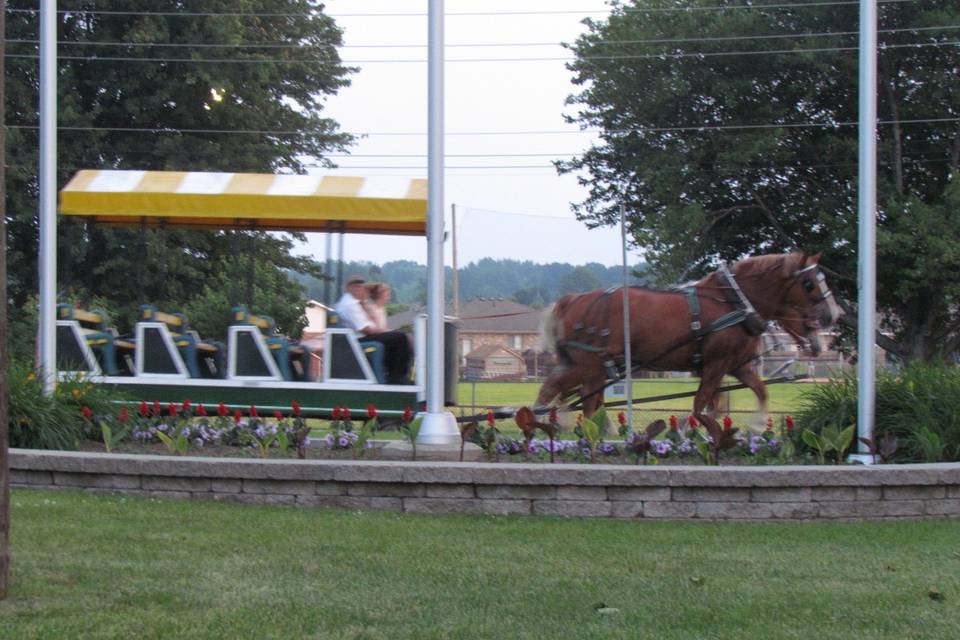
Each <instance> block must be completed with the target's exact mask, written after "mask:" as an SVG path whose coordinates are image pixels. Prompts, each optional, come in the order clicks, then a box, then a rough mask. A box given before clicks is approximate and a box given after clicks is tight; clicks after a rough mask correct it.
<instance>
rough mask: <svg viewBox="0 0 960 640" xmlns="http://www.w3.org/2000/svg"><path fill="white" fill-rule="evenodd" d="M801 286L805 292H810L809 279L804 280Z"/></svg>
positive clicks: (811, 288) (811, 283)
mask: <svg viewBox="0 0 960 640" xmlns="http://www.w3.org/2000/svg"><path fill="white" fill-rule="evenodd" d="M803 288H804V290H805V291H806V292H807V293H811V292H812V291H813V282H812V281H810V280H804V281H803Z"/></svg>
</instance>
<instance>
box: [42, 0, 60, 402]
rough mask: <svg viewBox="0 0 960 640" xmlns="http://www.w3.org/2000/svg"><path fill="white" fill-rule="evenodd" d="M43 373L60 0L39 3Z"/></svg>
mask: <svg viewBox="0 0 960 640" xmlns="http://www.w3.org/2000/svg"><path fill="white" fill-rule="evenodd" d="M39 222H40V258H39V267H40V309H39V312H40V322H39V325H40V331H39V342H40V345H39V346H40V375H41V379H42V380H43V389H44V392H45V393H46V394H47V395H52V394H53V389H54V386H55V384H56V379H55V378H56V371H57V351H56V349H57V345H56V341H55V337H56V334H55V331H56V324H55V323H56V307H57V2H56V0H50V1H49V2H41V3H40V212H39Z"/></svg>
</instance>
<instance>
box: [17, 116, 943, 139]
mask: <svg viewBox="0 0 960 640" xmlns="http://www.w3.org/2000/svg"><path fill="white" fill-rule="evenodd" d="M938 122H960V118H917V119H910V120H878V121H877V124H878V125H883V124H900V125H905V124H933V123H938ZM858 124H859V123H857V122H792V123H790V122H785V123H780V124H777V123H772V124H737V125H697V126H686V127H637V128H633V129H571V130H552V131H547V130H542V131H535V130H531V131H448V132H446V133H445V135H447V136H515V135H562V134H592V133H606V134H616V135H623V134H629V133H681V132H685V131H697V132H703V131H731V130H740V129H743V130H753V129H805V128H810V129H838V128H841V127H856V126H858ZM6 127H7V128H8V129H38V128H39V127H38V126H37V125H25V124H8V125H6ZM57 130H58V131H115V132H123V133H155V134H167V135H180V134H204V135H208V134H246V135H269V136H311V135H318V134H314V133H304V132H302V131H276V130H269V129H176V128H173V127H162V128H157V127H71V126H60V127H57ZM324 133H342V134H344V135H350V136H426V135H427V133H426V132H422V131H409V132H404V131H381V132H372V131H366V132H345V131H341V132H337V131H332V132H330V131H327V132H324Z"/></svg>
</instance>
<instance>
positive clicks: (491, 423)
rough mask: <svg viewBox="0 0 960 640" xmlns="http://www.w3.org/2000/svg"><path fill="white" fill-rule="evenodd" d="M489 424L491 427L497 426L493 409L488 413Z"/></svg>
mask: <svg viewBox="0 0 960 640" xmlns="http://www.w3.org/2000/svg"><path fill="white" fill-rule="evenodd" d="M487 424H488V425H490V426H491V427H492V426H494V425H495V424H497V417H496V416H495V415H493V409H490V410H489V411H487Z"/></svg>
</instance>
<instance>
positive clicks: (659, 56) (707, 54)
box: [5, 40, 960, 66]
mask: <svg viewBox="0 0 960 640" xmlns="http://www.w3.org/2000/svg"><path fill="white" fill-rule="evenodd" d="M954 45H960V40H951V41H941V42H914V43H902V44H883V43H879V44H878V45H877V48H878V49H879V50H881V51H882V50H884V49H904V48H916V49H920V48H926V47H945V46H954ZM859 49H860V48H859V47H854V46H851V47H818V48H814V49H768V50H753V51H697V52H686V53H643V54H628V55H608V56H605V55H600V56H580V57H570V56H565V57H548V58H446V59H445V60H444V62H446V63H460V62H483V63H490V62H580V61H592V60H664V59H679V58H714V57H721V56H759V55H763V56H766V55H781V54H803V53H834V52H844V51H859ZM5 56H6V57H7V58H27V59H30V58H33V59H36V58H39V57H40V56H39V54H37V53H32V54H18V53H7V54H5ZM57 59H58V60H76V61H86V62H153V63H168V62H187V63H191V64H192V63H209V64H320V65H326V66H343V65H348V66H349V65H361V64H426V63H427V60H426V59H419V58H418V59H380V60H326V59H318V58H302V59H283V58H155V57H139V56H65V55H58V56H57Z"/></svg>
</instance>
